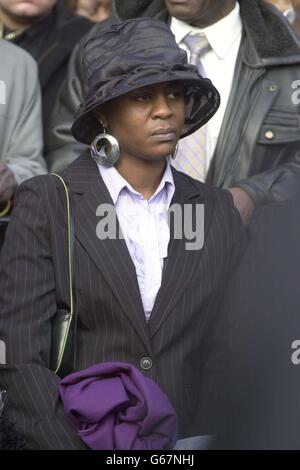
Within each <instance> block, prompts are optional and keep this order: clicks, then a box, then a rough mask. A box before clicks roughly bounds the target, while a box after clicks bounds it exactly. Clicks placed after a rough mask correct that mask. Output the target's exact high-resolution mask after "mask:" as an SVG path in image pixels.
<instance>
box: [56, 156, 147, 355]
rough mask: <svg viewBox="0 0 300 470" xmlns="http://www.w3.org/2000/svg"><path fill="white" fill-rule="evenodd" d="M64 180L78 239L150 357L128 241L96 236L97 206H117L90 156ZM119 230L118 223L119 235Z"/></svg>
mask: <svg viewBox="0 0 300 470" xmlns="http://www.w3.org/2000/svg"><path fill="white" fill-rule="evenodd" d="M63 176H64V175H63ZM65 180H66V182H67V183H68V185H69V187H70V189H71V191H72V198H73V201H72V203H73V207H74V213H75V235H76V238H77V239H78V240H79V241H80V243H81V245H82V246H83V248H84V249H85V250H86V252H87V253H88V254H89V256H90V258H91V259H92V261H93V262H94V263H95V265H96V266H97V268H98V269H99V271H100V272H101V274H102V275H103V277H104V278H105V280H106V281H107V282H108V284H109V286H110V288H111V289H112V291H113V293H114V295H115V296H116V298H117V299H118V301H119V302H120V305H121V306H122V308H123V309H124V311H125V314H126V315H127V317H128V318H129V320H130V321H131V323H132V325H133V327H134V329H135V330H136V331H137V333H138V334H139V336H140V337H141V338H142V340H143V342H144V345H145V346H146V348H147V351H148V353H149V355H150V354H151V344H150V337H149V330H148V327H147V323H146V319H145V315H144V309H143V304H142V300H141V295H140V291H139V286H138V282H137V278H136V271H135V267H134V264H133V262H132V259H131V256H130V253H129V251H128V249H127V246H126V242H125V240H124V239H119V237H118V236H117V238H116V239H114V240H113V239H110V238H106V239H105V240H100V239H99V238H98V236H97V233H96V227H97V224H98V223H99V221H100V220H101V218H100V217H99V216H97V215H96V212H97V208H98V206H100V205H101V204H110V205H111V207H112V208H113V207H114V206H113V202H112V200H111V198H110V195H109V192H108V190H107V188H106V186H105V184H104V182H103V180H102V178H101V175H100V173H99V171H98V168H97V165H96V164H95V163H94V162H93V161H92V159H91V157H90V156H89V155H86V154H85V155H82V156H81V157H79V159H77V161H75V162H74V163H73V164H72V165H70V166H69V169H68V170H66V172H65ZM116 220H117V217H116ZM118 229H119V224H118V220H117V232H116V233H117V234H118Z"/></svg>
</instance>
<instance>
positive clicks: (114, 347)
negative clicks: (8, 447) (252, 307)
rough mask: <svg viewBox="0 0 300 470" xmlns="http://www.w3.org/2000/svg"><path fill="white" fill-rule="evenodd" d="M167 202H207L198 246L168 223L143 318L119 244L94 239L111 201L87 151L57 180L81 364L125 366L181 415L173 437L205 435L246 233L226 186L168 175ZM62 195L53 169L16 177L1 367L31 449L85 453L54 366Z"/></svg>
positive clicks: (62, 259) (0, 290)
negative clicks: (164, 251) (228, 291)
mask: <svg viewBox="0 0 300 470" xmlns="http://www.w3.org/2000/svg"><path fill="white" fill-rule="evenodd" d="M173 174H174V182H175V188H176V189H175V193H174V197H173V200H172V204H173V203H175V202H176V203H179V204H193V205H195V204H200V203H203V204H204V207H205V209H204V210H205V243H204V247H203V249H201V250H198V251H187V250H186V249H185V242H186V241H187V240H185V238H183V239H181V240H178V239H176V238H175V237H174V233H173V232H172V230H171V239H170V244H169V251H168V258H167V262H166V263H165V266H164V270H163V278H162V284H161V288H160V290H159V292H158V294H157V298H156V301H155V305H154V308H153V311H152V315H151V318H150V321H149V323H148V324H147V323H146V320H145V316H144V311H143V305H142V300H141V296H140V293H139V288H138V283H137V278H136V274H135V268H134V265H133V262H132V260H131V258H130V255H129V252H128V250H127V247H126V244H125V241H124V240H110V239H106V240H100V239H99V238H97V235H96V225H97V223H98V222H99V217H97V216H96V210H97V207H98V206H99V204H101V203H109V202H111V199H110V196H109V193H108V191H107V189H106V187H105V185H104V183H103V181H102V179H101V177H100V175H99V172H98V169H97V166H96V165H95V163H94V162H93V161H92V159H91V158H90V156H89V155H87V154H83V155H82V156H80V157H79V158H78V159H77V160H76V161H75V162H73V163H72V164H71V165H70V166H69V167H68V168H67V169H66V170H64V171H63V172H62V176H63V177H64V179H65V181H66V182H67V184H68V186H69V187H70V189H71V192H72V199H73V201H72V203H73V208H74V212H75V232H76V267H75V270H76V275H75V278H76V309H77V311H78V315H79V319H78V332H77V357H76V370H79V369H82V368H85V367H88V366H90V365H92V364H94V363H98V362H101V361H114V360H116V361H126V362H130V363H132V364H134V365H135V366H136V367H137V368H139V369H141V365H140V361H141V359H142V358H143V357H145V356H147V357H150V358H152V360H153V366H152V368H151V369H150V370H148V371H145V370H142V372H143V373H144V374H145V375H147V376H148V377H150V378H152V379H153V380H155V381H156V382H157V383H158V384H159V385H160V386H161V388H162V389H163V390H164V391H165V392H166V393H167V395H168V396H169V398H170V400H171V402H172V403H173V405H174V406H175V409H176V410H177V413H178V416H179V420H180V437H187V436H189V435H193V434H194V433H198V434H200V433H205V434H206V433H208V432H211V429H210V428H209V418H210V413H211V411H212V410H213V408H214V399H215V398H217V394H218V392H219V390H218V376H220V375H221V370H220V369H221V359H222V356H223V354H224V351H225V346H226V334H227V333H226V325H227V321H225V320H227V319H226V318H225V314H224V312H222V308H221V307H222V304H221V303H222V295H223V292H224V288H225V285H226V280H227V278H228V276H229V275H230V272H231V270H232V268H233V266H234V264H235V262H236V260H237V258H238V256H239V252H240V248H241V241H242V239H243V229H242V225H241V222H240V218H239V215H238V213H237V212H236V210H235V209H234V207H233V203H232V199H231V196H230V195H229V193H228V192H227V191H223V190H219V189H215V188H211V187H208V186H206V185H203V184H202V183H199V182H198V181H195V180H193V179H192V178H190V177H188V176H186V175H183V174H182V173H179V172H177V171H176V170H173ZM65 219H66V210H65V195H64V191H63V188H62V186H61V183H60V182H59V181H58V179H57V178H56V177H54V176H50V175H47V176H41V177H36V178H33V179H31V180H29V181H27V182H25V183H23V184H22V185H21V186H20V188H19V189H18V192H17V195H16V204H15V209H14V211H13V215H12V218H11V222H10V225H9V228H8V232H7V236H6V242H5V245H4V247H3V249H2V253H1V260H0V268H1V275H0V276H1V277H0V339H1V340H4V341H5V343H6V348H7V364H6V365H3V366H1V369H0V388H5V389H6V390H7V391H8V401H7V411H8V414H9V417H10V418H11V419H13V420H14V421H15V422H16V425H17V429H18V430H19V431H21V432H23V433H24V434H25V436H26V438H27V443H28V445H29V446H31V447H33V448H37V449H80V448H84V445H83V444H82V442H81V441H80V440H79V438H77V436H76V435H75V433H74V432H73V430H72V429H71V428H70V426H69V424H68V423H67V422H66V420H65V418H64V415H63V410H62V405H61V403H60V401H59V398H58V394H57V385H58V382H59V378H58V377H57V376H56V375H55V374H54V373H53V372H52V371H50V370H49V368H48V364H49V352H50V320H51V318H52V316H53V315H54V314H55V312H56V310H57V308H66V307H68V287H67V278H68V273H67V248H66V246H67V245H66V223H65Z"/></svg>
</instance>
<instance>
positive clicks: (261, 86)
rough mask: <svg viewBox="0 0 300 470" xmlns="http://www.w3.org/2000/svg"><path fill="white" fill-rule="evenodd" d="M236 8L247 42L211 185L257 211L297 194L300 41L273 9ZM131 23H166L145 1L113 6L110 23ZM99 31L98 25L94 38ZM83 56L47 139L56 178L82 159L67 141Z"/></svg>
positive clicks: (73, 65) (77, 55)
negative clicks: (236, 193)
mask: <svg viewBox="0 0 300 470" xmlns="http://www.w3.org/2000/svg"><path fill="white" fill-rule="evenodd" d="M239 2H240V13H241V18H242V23H243V39H242V42H241V47H240V51H239V54H238V59H237V63H236V69H235V76H234V81H233V86H232V90H231V94H230V98H229V102H228V105H227V108H226V113H225V116H224V119H223V124H222V127H221V131H220V135H219V138H218V142H217V146H216V149H215V153H214V156H213V159H212V162H211V167H210V169H209V172H208V175H207V182H208V183H210V184H213V185H216V186H219V187H224V188H228V187H232V186H238V187H241V188H243V189H244V190H246V191H247V192H248V193H249V194H250V196H251V197H252V199H253V200H254V202H255V203H256V204H257V205H260V204H265V203H267V202H270V201H280V200H285V199H289V198H292V197H294V196H295V195H296V194H297V193H298V192H300V105H299V104H297V103H296V101H297V100H296V101H295V100H294V99H293V96H294V98H295V95H296V91H297V90H295V89H294V88H293V83H294V82H295V81H296V80H297V79H298V78H300V41H299V40H298V38H297V36H296V35H295V33H294V32H293V30H292V28H291V27H290V25H289V24H288V23H287V21H285V19H284V18H283V17H282V15H281V14H280V13H279V12H278V11H277V10H276V9H275V8H274V7H272V6H271V5H268V4H267V3H265V2H263V1H262V0H239ZM130 16H131V17H134V16H153V17H155V18H157V19H160V20H163V21H168V19H169V17H168V14H167V11H166V9H165V4H164V0H153V1H152V2H151V4H150V5H149V2H148V1H145V0H141V1H139V2H137V1H136V0H129V1H126V2H124V1H122V0H115V2H114V16H113V17H112V18H111V19H110V20H108V21H112V22H114V21H116V20H120V19H126V18H128V17H130ZM100 28H102V24H97V25H96V26H95V27H94V28H93V29H92V30H91V33H90V34H93V32H95V30H99V29H100ZM81 49H82V43H81V44H79V46H78V47H77V49H76V51H75V52H74V54H73V56H72V58H71V62H70V65H69V76H68V80H67V83H66V84H65V87H64V88H63V89H62V90H61V94H60V100H59V101H58V103H57V105H56V111H55V114H54V122H53V126H52V129H51V130H50V134H49V135H48V139H47V160H48V164H49V166H50V169H51V170H55V171H57V170H59V169H60V168H62V167H64V166H66V164H68V163H69V162H70V161H72V160H73V159H74V158H75V157H76V156H77V155H78V153H79V152H80V151H82V145H81V144H79V143H76V142H75V141H74V139H73V138H72V136H71V135H70V126H71V123H72V120H73V116H74V113H75V110H76V108H77V106H78V105H79V103H80V102H81V99H82V86H81V82H82V77H81V64H80V59H81V53H82V52H81ZM294 86H295V85H294ZM293 101H295V102H293ZM299 101H300V100H299Z"/></svg>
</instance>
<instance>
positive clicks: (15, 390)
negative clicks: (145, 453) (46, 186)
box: [0, 179, 85, 449]
mask: <svg viewBox="0 0 300 470" xmlns="http://www.w3.org/2000/svg"><path fill="white" fill-rule="evenodd" d="M43 197H45V196H44V195H43ZM43 197H42V195H41V194H40V193H39V191H38V189H37V188H36V183H35V179H34V180H30V181H29V182H26V183H23V184H22V185H21V186H20V188H19V189H18V190H17V194H16V206H15V208H14V210H13V213H12V217H11V221H10V224H9V227H8V230H7V236H6V241H5V244H4V246H3V248H2V251H1V257H0V339H1V341H3V342H4V344H5V348H6V364H5V365H2V366H1V368H0V389H5V390H6V391H7V397H8V398H7V404H6V412H7V413H8V417H9V418H10V419H11V420H12V421H14V422H15V423H16V428H17V430H18V431H20V432H21V433H23V434H24V435H25V438H26V441H27V445H28V446H29V447H30V448H33V449H81V448H85V447H84V445H83V444H82V442H81V441H80V440H79V439H78V438H77V436H76V435H75V433H74V431H73V430H72V429H71V428H70V426H69V424H68V423H67V422H66V420H65V418H64V414H63V409H62V404H61V402H60V400H59V396H58V388H57V387H58V383H59V380H60V379H59V377H58V376H56V375H55V374H54V373H53V372H52V371H51V370H49V368H48V364H49V355H50V320H51V318H52V317H53V315H54V314H55V312H56V309H57V306H56V297H55V278H54V270H53V265H52V256H51V248H52V247H51V241H50V237H49V232H50V229H49V221H48V219H47V217H48V216H47V214H46V210H45V207H44V202H43ZM47 197H48V196H47Z"/></svg>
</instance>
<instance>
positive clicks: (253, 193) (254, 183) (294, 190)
mask: <svg viewBox="0 0 300 470" xmlns="http://www.w3.org/2000/svg"><path fill="white" fill-rule="evenodd" d="M286 151H288V150H286ZM291 154H292V160H291V161H290V162H289V163H284V164H282V165H279V166H277V167H275V168H272V169H270V170H267V171H265V172H263V173H259V174H257V175H253V176H250V177H249V178H246V179H244V180H242V181H239V182H237V183H234V184H233V186H235V187H239V188H241V189H244V190H245V191H246V192H247V193H248V194H249V195H250V197H251V198H252V200H253V202H254V203H255V205H256V206H260V205H263V204H267V203H270V202H282V201H285V200H288V199H294V198H295V197H297V196H299V195H300V148H299V150H298V151H295V150H291Z"/></svg>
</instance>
